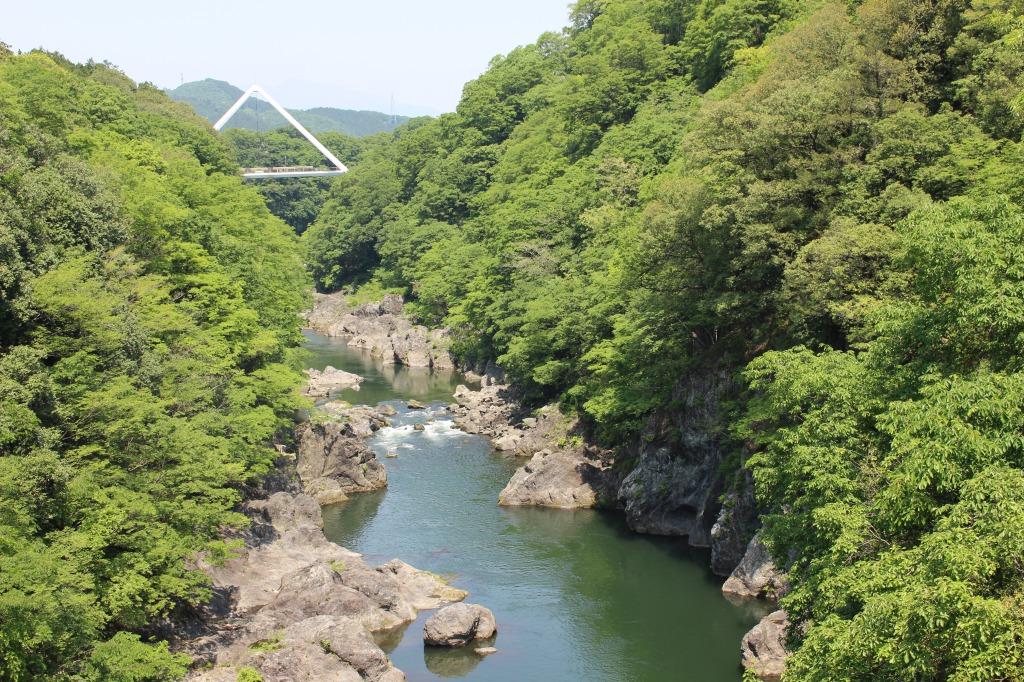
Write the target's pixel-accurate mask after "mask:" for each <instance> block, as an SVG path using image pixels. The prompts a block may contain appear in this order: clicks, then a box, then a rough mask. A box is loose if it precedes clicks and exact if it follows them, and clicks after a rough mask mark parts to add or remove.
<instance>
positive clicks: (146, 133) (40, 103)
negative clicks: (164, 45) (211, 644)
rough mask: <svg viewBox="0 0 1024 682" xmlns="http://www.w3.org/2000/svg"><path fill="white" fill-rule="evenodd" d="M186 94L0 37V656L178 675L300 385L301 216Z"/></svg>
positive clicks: (24, 669)
mask: <svg viewBox="0 0 1024 682" xmlns="http://www.w3.org/2000/svg"><path fill="white" fill-rule="evenodd" d="M237 173H238V167H237V165H236V164H235V163H234V161H233V160H232V153H231V151H230V149H229V148H228V147H227V146H225V144H224V143H223V142H222V141H221V140H220V139H218V138H217V137H216V136H215V135H213V134H212V131H211V130H210V128H209V126H208V125H206V123H205V122H204V121H202V120H201V119H199V118H198V117H197V116H195V115H194V114H192V113H191V112H190V111H189V110H188V109H187V107H185V106H184V105H180V104H176V103H173V102H171V101H170V100H169V99H168V98H167V97H166V95H164V94H163V93H162V92H160V91H158V90H156V89H155V88H153V87H151V86H148V85H136V84H135V83H133V82H131V81H130V80H128V79H127V78H126V77H124V76H123V75H122V74H121V73H119V72H118V71H116V70H114V69H112V68H109V67H107V66H104V65H99V64H93V63H90V64H86V65H75V64H71V63H69V62H67V61H66V60H64V59H63V58H61V57H60V56H59V55H49V54H44V53H40V52H32V53H28V54H24V55H18V56H15V55H11V54H10V53H8V52H6V51H4V53H3V54H0V678H2V679H4V680H12V681H16V680H40V679H54V680H125V681H128V680H131V681H133V682H151V681H157V680H172V679H179V678H180V677H181V676H182V675H183V674H184V672H185V670H186V667H187V663H188V658H187V657H183V656H181V655H175V654H172V653H170V652H169V651H168V648H167V646H166V644H160V643H157V642H154V638H153V633H154V629H153V628H154V626H155V625H156V624H157V623H158V622H159V621H160V620H161V619H163V618H166V617H168V616H170V615H172V614H174V613H176V612H180V610H181V609H187V608H189V607H190V605H195V604H199V603H203V602H204V601H205V600H206V599H207V598H208V597H209V587H208V579H207V578H206V577H205V575H204V574H203V573H201V572H199V571H197V570H194V569H193V568H190V567H192V566H194V565H195V559H196V557H197V555H199V554H200V553H203V554H204V555H205V556H206V557H207V559H208V560H210V561H216V560H218V558H219V557H223V556H225V554H226V552H227V551H228V550H229V547H228V546H227V545H226V544H225V543H224V541H222V540H221V539H220V537H221V535H220V532H219V531H220V530H221V529H223V528H224V527H230V526H234V525H238V524H240V523H242V522H243V520H244V517H243V516H241V515H240V514H238V513H237V512H236V511H235V509H236V506H237V503H238V501H239V500H240V498H241V490H242V488H243V486H245V485H247V484H250V483H253V482H255V481H256V480H258V478H259V477H260V476H261V475H263V474H265V473H266V472H267V471H268V469H269V468H270V467H271V466H272V463H273V461H274V450H273V448H272V440H273V439H274V437H275V435H280V436H282V437H284V436H285V435H286V433H287V430H288V429H287V427H288V426H289V425H290V424H291V422H292V419H293V414H294V410H295V408H296V406H297V404H298V400H299V398H298V394H297V391H296V390H295V388H296V386H297V384H298V382H299V380H300V375H299V373H298V371H297V366H296V361H295V357H294V349H295V347H296V345H297V343H298V340H299V335H298V326H299V320H298V313H299V311H300V310H301V309H302V308H303V307H304V306H305V304H306V296H307V293H306V287H307V278H306V274H305V272H304V269H303V266H302V260H301V256H300V249H299V246H298V244H297V241H296V238H295V236H294V234H293V233H292V231H291V230H290V229H289V228H288V227H287V226H286V225H285V224H284V223H282V222H281V221H280V220H278V219H276V218H275V217H273V216H272V215H271V214H270V212H269V211H268V210H267V207H266V205H265V204H264V202H263V200H262V198H261V197H260V195H259V194H258V193H257V192H256V191H255V190H253V189H252V188H249V187H246V186H245V185H244V184H243V182H242V180H241V179H240V178H239V177H238V175H237Z"/></svg>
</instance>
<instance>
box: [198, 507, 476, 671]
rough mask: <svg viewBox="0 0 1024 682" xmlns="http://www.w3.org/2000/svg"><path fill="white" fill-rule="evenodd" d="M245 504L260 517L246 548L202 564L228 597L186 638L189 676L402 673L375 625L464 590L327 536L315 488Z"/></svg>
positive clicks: (395, 621) (391, 623)
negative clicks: (371, 559)
mask: <svg viewBox="0 0 1024 682" xmlns="http://www.w3.org/2000/svg"><path fill="white" fill-rule="evenodd" d="M243 511H245V512H246V513H247V514H249V516H250V517H251V518H252V520H253V522H252V526H251V528H250V529H249V530H248V531H246V532H245V533H244V534H243V535H242V539H243V541H244V548H243V550H242V551H241V553H240V554H239V555H238V556H237V557H235V558H233V559H231V560H230V561H228V562H226V563H224V564H223V565H220V566H214V565H209V564H203V565H201V567H202V568H204V569H205V570H206V572H207V573H208V574H209V576H210V578H211V580H212V582H213V587H214V591H215V592H216V593H219V594H222V595H225V596H226V600H227V601H228V603H229V604H228V605H227V606H226V607H225V608H224V609H222V612H221V614H220V616H219V617H218V618H215V619H211V621H209V622H208V624H207V632H206V633H205V634H204V635H203V636H200V637H198V638H196V639H193V640H191V641H190V642H188V643H187V644H186V645H185V647H184V648H185V649H186V650H187V651H189V652H190V653H192V654H193V655H194V656H195V657H196V658H197V659H198V661H197V662H198V663H200V666H199V667H198V668H197V669H195V670H194V671H193V672H192V673H191V674H190V676H189V678H188V679H189V680H193V681H195V682H234V681H235V680H236V679H238V677H239V674H240V673H241V671H243V670H245V669H251V670H252V671H254V672H256V673H259V675H260V676H262V679H263V680H264V681H265V682H286V681H289V682H290V681H293V680H326V679H331V680H351V681H352V682H358V681H360V680H370V681H371V682H397V681H398V680H404V679H405V675H404V674H403V673H402V672H401V671H400V670H397V669H396V668H394V666H393V665H392V664H391V662H390V661H389V660H388V658H387V656H386V655H385V654H384V652H383V651H382V650H381V648H380V647H379V646H378V645H377V644H376V643H375V641H374V639H373V637H372V635H371V633H373V632H379V631H384V630H389V629H392V628H395V627H397V626H400V625H402V624H404V623H408V622H410V621H412V620H414V619H415V618H416V613H417V612H418V611H419V610H423V609H431V608H437V607H439V606H442V605H444V604H446V603H450V602H454V601H459V600H462V599H464V598H465V597H466V593H465V592H464V591H462V590H458V589H455V588H452V587H449V586H448V585H446V584H445V583H444V582H443V581H442V580H441V579H439V578H438V577H437V576H434V575H433V574H430V573H427V572H425V571H419V570H417V569H415V568H413V567H411V566H409V565H408V564H405V563H403V562H401V561H398V560H393V561H390V562H388V563H386V564H384V565H382V566H377V567H371V566H369V565H367V564H366V562H364V561H363V559H362V558H361V556H360V555H359V554H356V553H355V552H351V551H349V550H347V549H345V548H343V547H341V546H339V545H336V544H334V543H332V542H330V541H328V540H327V538H326V537H325V536H324V534H323V530H322V527H323V520H322V517H321V515H320V507H319V505H318V504H317V503H316V501H315V500H314V499H313V498H311V497H309V496H307V495H303V494H293V493H289V492H277V493H275V494H273V495H271V496H270V497H269V498H267V499H265V500H258V501H254V502H249V503H247V504H245V505H244V507H243Z"/></svg>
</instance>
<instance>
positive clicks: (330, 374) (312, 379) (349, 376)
mask: <svg viewBox="0 0 1024 682" xmlns="http://www.w3.org/2000/svg"><path fill="white" fill-rule="evenodd" d="M306 376H307V377H309V378H308V380H307V381H306V387H305V388H303V389H302V395H307V396H309V397H311V398H326V397H328V396H329V395H330V394H331V393H334V392H336V391H346V390H350V389H355V390H357V391H358V390H359V385H360V384H361V383H363V377H361V376H359V375H358V374H353V373H352V372H346V371H344V370H341V369H335V368H334V367H331V366H330V365H327V367H325V368H324V369H323V371H322V372H321V371H320V370H316V369H307V370H306Z"/></svg>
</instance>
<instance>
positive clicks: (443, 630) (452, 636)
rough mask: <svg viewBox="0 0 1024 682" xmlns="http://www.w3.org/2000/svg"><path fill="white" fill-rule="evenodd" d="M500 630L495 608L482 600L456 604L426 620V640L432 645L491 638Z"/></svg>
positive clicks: (424, 635)
mask: <svg viewBox="0 0 1024 682" xmlns="http://www.w3.org/2000/svg"><path fill="white" fill-rule="evenodd" d="M497 631H498V627H497V624H496V623H495V621H494V614H493V613H491V610H490V609H488V608H485V607H483V606H480V605H479V604H452V605H451V606H446V607H444V608H443V609H441V610H439V611H438V612H437V613H435V614H434V615H432V616H431V617H430V618H428V619H427V622H426V623H424V624H423V641H424V643H426V644H429V645H431V646H449V647H456V646H464V645H466V644H468V643H469V642H472V641H473V640H477V639H490V638H491V637H493V636H494V634H495V633H496V632H497Z"/></svg>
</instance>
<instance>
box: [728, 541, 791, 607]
mask: <svg viewBox="0 0 1024 682" xmlns="http://www.w3.org/2000/svg"><path fill="white" fill-rule="evenodd" d="M787 589H788V585H787V584H786V577H785V575H784V574H783V573H782V571H780V570H779V569H778V568H776V567H775V562H773V561H772V558H771V556H770V555H769V554H768V549H767V548H766V547H765V546H764V545H763V544H762V543H761V537H760V532H758V533H757V534H755V535H754V537H753V538H751V539H750V543H749V544H748V545H747V551H746V553H745V554H744V555H743V558H742V559H741V560H740V563H739V564H738V565H737V566H736V568H735V569H733V571H732V573H731V574H730V575H729V578H728V579H727V580H726V581H725V583H724V584H723V585H722V592H723V593H724V594H725V595H726V596H728V597H738V598H741V599H768V600H771V601H777V600H778V599H779V598H780V597H782V596H784V595H785V593H786V591H787Z"/></svg>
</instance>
